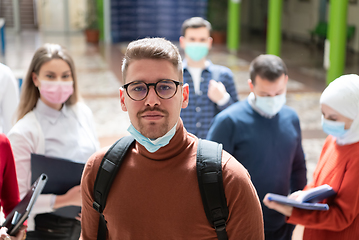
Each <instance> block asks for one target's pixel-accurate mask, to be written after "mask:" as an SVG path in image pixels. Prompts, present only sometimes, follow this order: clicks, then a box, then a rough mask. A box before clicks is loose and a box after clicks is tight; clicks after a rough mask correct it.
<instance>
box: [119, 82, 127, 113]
mask: <svg viewBox="0 0 359 240" xmlns="http://www.w3.org/2000/svg"><path fill="white" fill-rule="evenodd" d="M125 94H126V93H125V89H124V88H123V87H120V102H121V109H122V111H124V112H127V107H126V104H125Z"/></svg>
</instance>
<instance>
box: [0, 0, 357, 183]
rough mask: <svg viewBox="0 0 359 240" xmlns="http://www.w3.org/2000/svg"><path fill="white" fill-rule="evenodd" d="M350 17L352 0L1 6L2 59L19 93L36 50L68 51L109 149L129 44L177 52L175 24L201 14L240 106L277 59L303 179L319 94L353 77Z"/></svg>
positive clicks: (124, 123) (123, 117)
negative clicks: (302, 157) (297, 126)
mask: <svg viewBox="0 0 359 240" xmlns="http://www.w3.org/2000/svg"><path fill="white" fill-rule="evenodd" d="M358 15H359V3H358V1H357V0H330V1H328V0H0V39H1V55H0V62H2V63H4V64H6V65H8V66H9V67H10V68H11V69H12V71H13V72H14V74H15V76H16V78H17V79H18V81H19V87H20V89H21V83H22V79H23V77H24V75H25V74H26V71H27V68H28V65H29V63H30V61H31V58H32V55H33V53H34V52H35V50H36V49H37V48H38V47H40V46H41V45H43V44H44V43H46V42H53V43H59V44H62V45H64V46H65V47H67V48H68V49H69V51H70V53H71V54H72V56H73V58H74V60H75V65H76V71H77V75H78V79H79V84H80V92H81V93H82V96H83V99H84V101H85V102H86V104H88V105H89V106H90V108H91V109H92V111H93V113H94V116H95V121H96V127H97V133H98V135H99V138H100V142H101V146H107V145H110V144H112V143H113V142H114V141H115V140H116V139H118V138H119V137H121V136H123V135H126V134H128V133H127V131H126V129H127V127H128V125H129V119H128V116H127V114H126V113H124V112H122V111H121V109H120V104H119V96H118V88H119V87H120V86H121V85H122V78H121V63H122V57H123V53H124V51H125V49H126V46H127V44H128V42H129V41H132V40H135V39H139V38H143V37H165V38H166V39H169V40H171V41H173V42H174V43H175V44H176V45H177V46H178V39H179V37H180V28H181V25H182V22H183V21H184V20H185V19H187V18H190V17H193V16H201V17H204V18H206V19H208V20H209V21H210V22H211V23H212V27H213V31H212V37H213V40H214V46H213V49H212V51H211V52H210V55H209V59H211V60H212V62H214V63H216V64H221V65H225V66H227V67H229V68H230V69H231V70H232V71H233V73H234V76H235V82H236V86H237V91H238V95H239V96H240V98H241V99H245V98H246V97H247V95H248V93H249V91H250V89H249V87H248V86H247V79H248V78H249V74H248V67H249V63H250V61H251V60H253V59H254V58H255V57H256V56H258V55H259V54H263V53H270V54H275V55H278V56H280V57H281V58H282V59H283V60H284V61H285V63H286V64H287V66H288V69H289V77H290V81H289V85H288V94H287V104H288V105H289V106H291V107H293V108H294V109H295V110H296V111H297V112H298V115H299V118H300V121H301V127H302V135H303V146H304V151H305V154H306V160H307V166H308V170H309V171H308V178H309V180H310V179H311V174H312V171H313V169H314V167H315V164H316V162H317V160H318V157H319V154H320V150H321V147H322V144H323V142H324V139H325V137H326V135H325V134H324V133H323V132H322V130H321V124H320V116H321V112H320V108H319V97H320V94H321V92H322V91H323V89H324V88H325V86H326V85H327V84H328V83H329V82H330V81H332V80H334V79H335V78H336V77H338V76H340V75H342V74H345V73H358V72H359V64H358V62H359V61H358V59H359V18H358ZM329 23H330V24H329ZM181 53H182V54H183V51H181Z"/></svg>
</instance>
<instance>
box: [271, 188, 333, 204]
mask: <svg viewBox="0 0 359 240" xmlns="http://www.w3.org/2000/svg"><path fill="white" fill-rule="evenodd" d="M334 194H335V191H334V190H333V189H332V188H331V187H330V186H329V185H327V184H324V185H322V186H319V187H316V188H312V189H310V190H308V191H302V192H301V193H300V194H299V196H298V197H297V198H296V199H291V198H289V197H286V196H282V195H278V194H274V193H269V194H268V195H267V196H268V200H270V201H275V202H278V203H281V204H284V205H289V206H293V207H297V208H302V209H308V210H329V206H328V204H326V203H318V202H320V201H322V200H324V199H326V198H328V197H330V196H332V195H334Z"/></svg>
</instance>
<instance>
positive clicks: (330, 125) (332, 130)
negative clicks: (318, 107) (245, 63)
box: [322, 115, 349, 137]
mask: <svg viewBox="0 0 359 240" xmlns="http://www.w3.org/2000/svg"><path fill="white" fill-rule="evenodd" d="M344 127H345V122H336V121H331V120H328V119H325V118H324V116H323V115H322V128H323V131H324V132H325V133H327V134H329V135H332V136H334V137H341V136H343V135H344V134H346V133H347V132H348V130H349V129H344Z"/></svg>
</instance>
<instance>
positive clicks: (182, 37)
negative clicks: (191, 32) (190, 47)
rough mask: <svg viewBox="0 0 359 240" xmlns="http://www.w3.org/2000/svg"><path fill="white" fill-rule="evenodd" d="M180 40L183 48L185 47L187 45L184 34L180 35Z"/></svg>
mask: <svg viewBox="0 0 359 240" xmlns="http://www.w3.org/2000/svg"><path fill="white" fill-rule="evenodd" d="M179 42H180V46H181V48H182V49H185V47H186V39H185V38H184V36H180V38H179Z"/></svg>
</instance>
